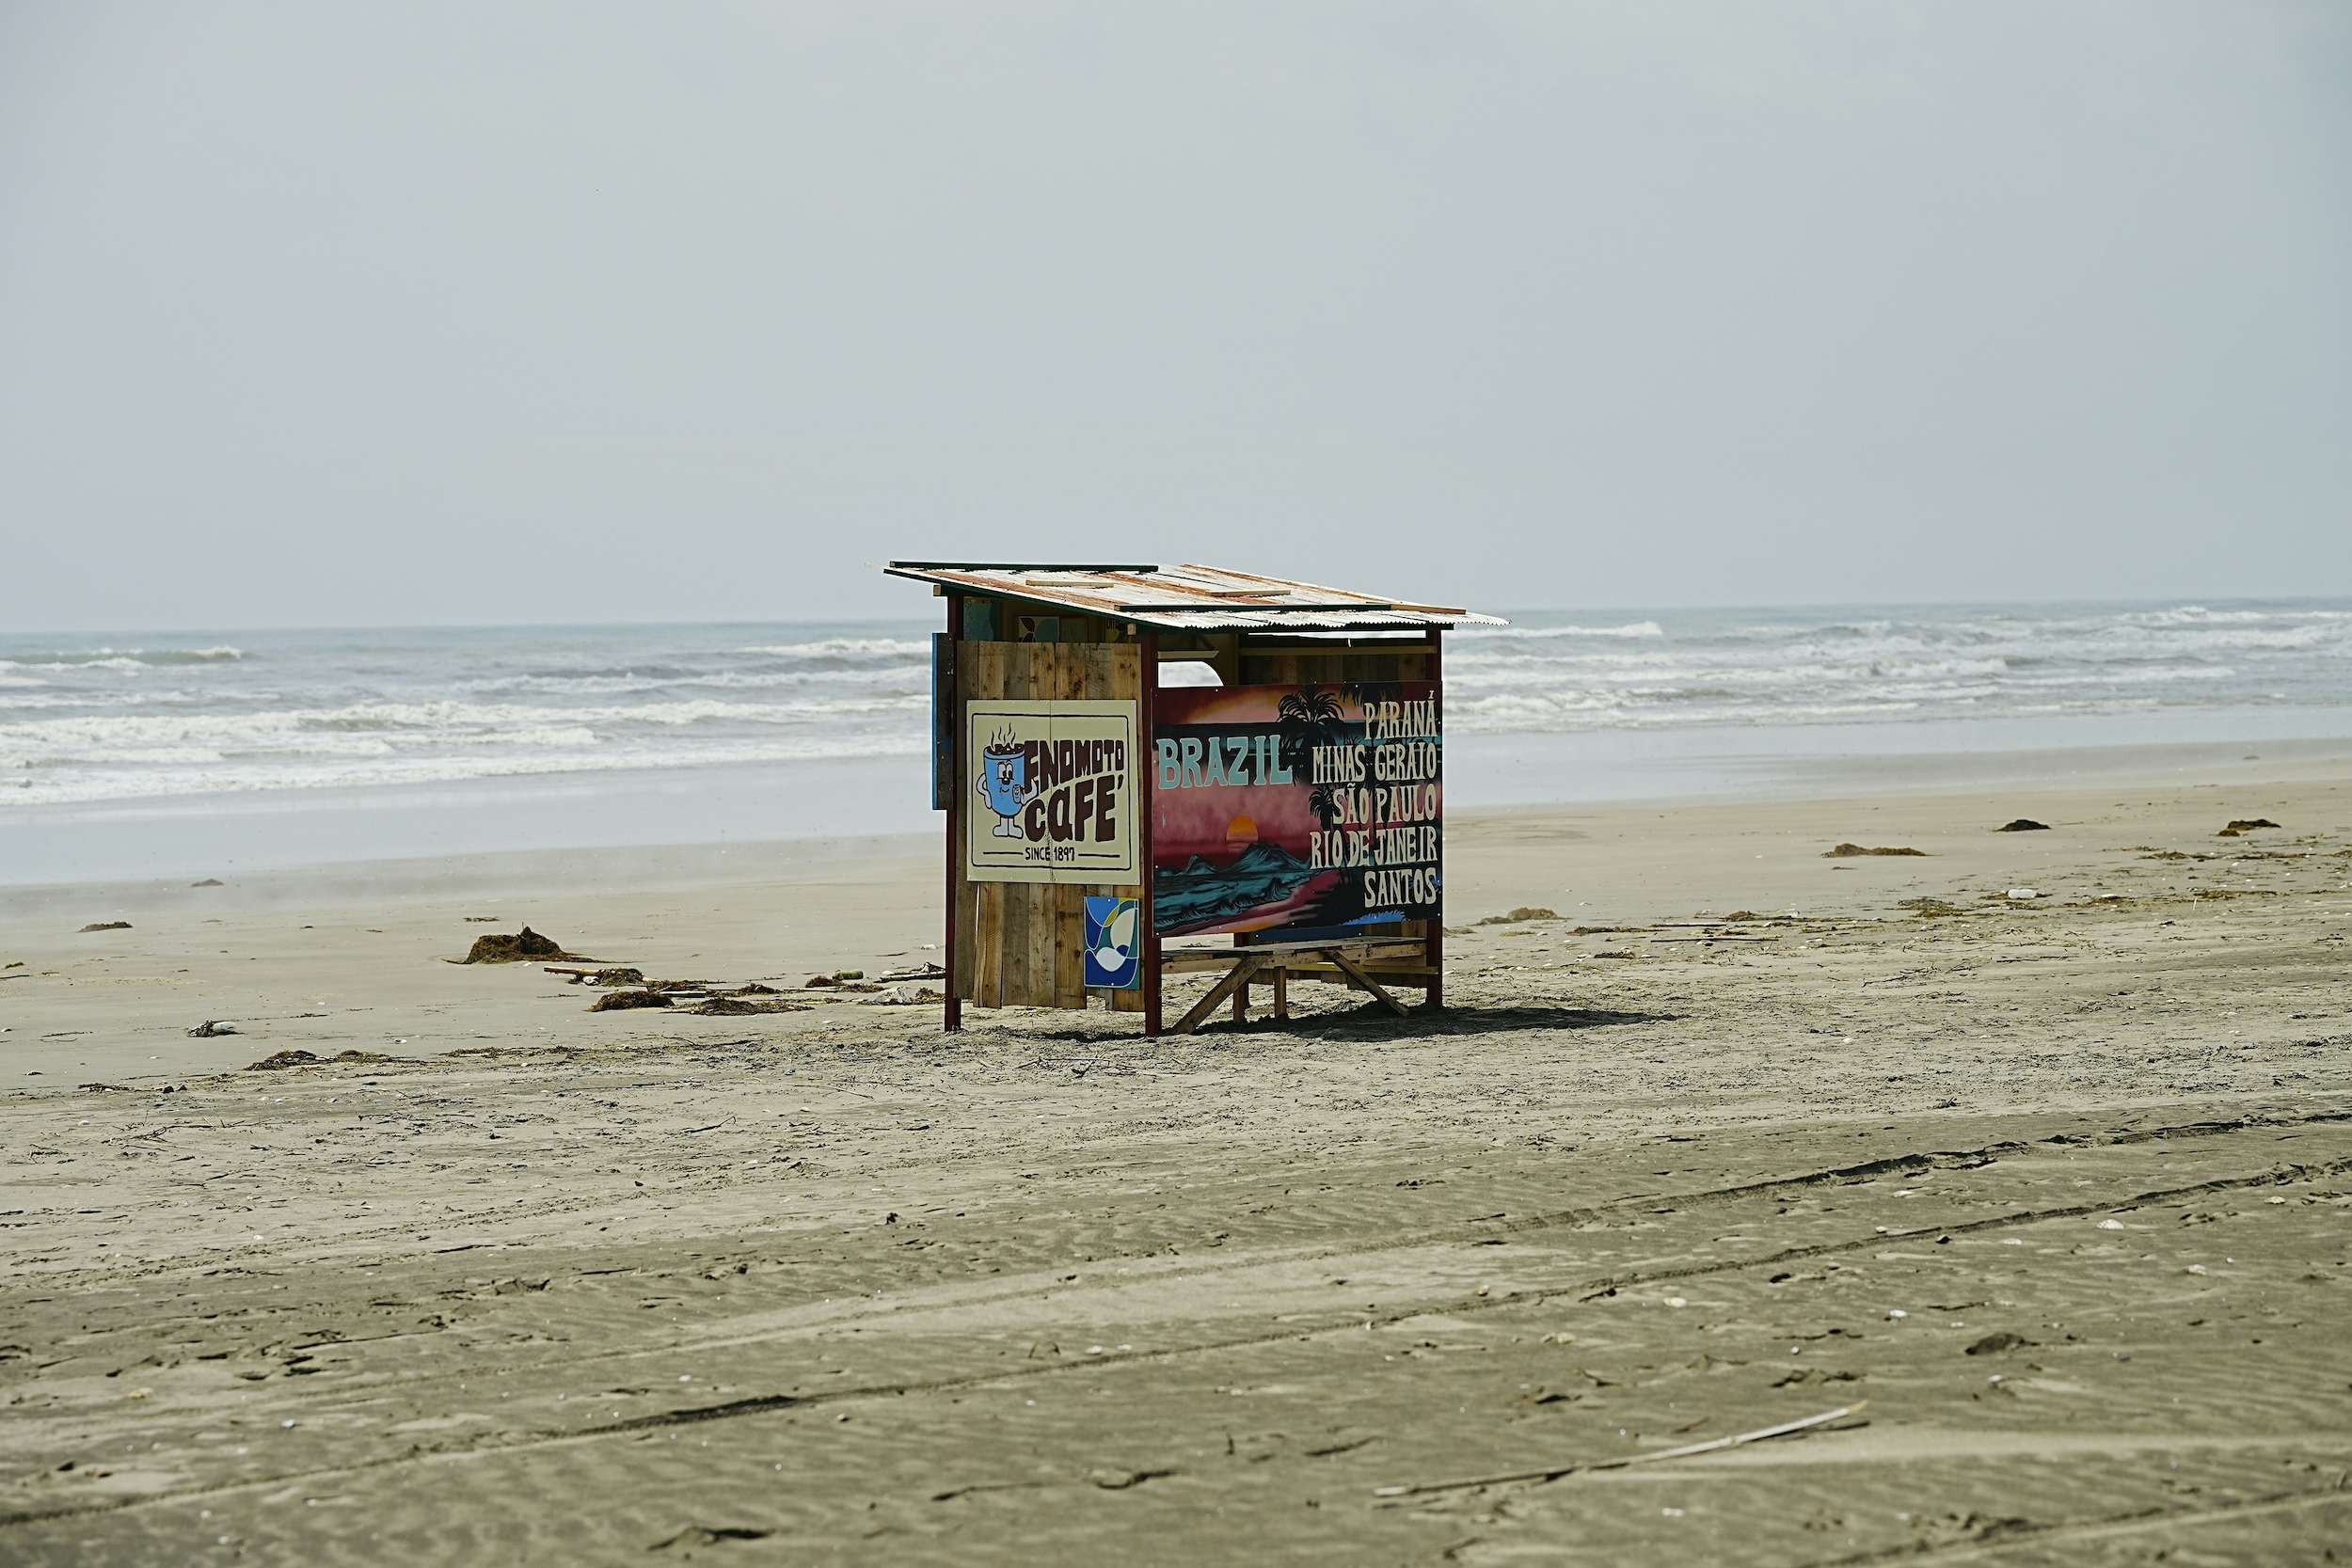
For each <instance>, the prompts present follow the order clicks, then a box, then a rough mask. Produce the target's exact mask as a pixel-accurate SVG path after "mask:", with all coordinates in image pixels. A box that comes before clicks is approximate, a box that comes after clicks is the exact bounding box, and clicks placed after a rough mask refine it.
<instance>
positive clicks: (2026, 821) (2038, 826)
mask: <svg viewBox="0 0 2352 1568" xmlns="http://www.w3.org/2000/svg"><path fill="white" fill-rule="evenodd" d="M1993 831H1994V832H1996V833H2046V832H2049V831H2050V825H2049V824H2048V823H2047V822H2036V821H2035V820H2034V819H2033V818H2032V817H2030V816H2019V817H2013V818H2011V819H2010V820H2009V821H2007V822H2004V823H2002V824H2001V825H2000V826H1999V827H1997V828H1995V829H1994V830H1993Z"/></svg>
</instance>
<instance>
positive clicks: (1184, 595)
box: [882, 561, 1506, 631]
mask: <svg viewBox="0 0 2352 1568" xmlns="http://www.w3.org/2000/svg"><path fill="white" fill-rule="evenodd" d="M882 570H884V571H885V572H887V573H889V574H890V575H891V576H893V577H900V578H914V580H916V581H918V582H932V583H938V584H940V585H941V586H943V587H946V588H951V589H963V590H966V591H968V592H971V593H976V594H997V595H1000V596H1001V597H1004V598H1008V599H1018V600H1021V601H1023V602H1025V603H1028V604H1035V605H1041V606H1044V607H1047V608H1050V609H1057V610H1082V611H1084V612H1085V613H1087V614H1089V615H1103V616H1108V617H1110V618H1112V619H1115V620H1121V621H1134V622H1137V623H1139V624H1141V625H1145V626H1160V627H1164V628H1170V629H1181V630H1191V631H1412V630H1426V629H1427V628H1429V627H1432V626H1435V627H1438V628H1439V629H1443V628H1446V627H1450V626H1503V625H1505V624H1506V623H1504V622H1502V621H1501V620H1499V619H1497V618H1496V617H1494V616H1492V615H1480V614H1477V613H1475V612H1473V611H1471V610H1460V609H1454V608H1450V607H1448V606H1445V605H1428V604H1414V603H1411V602H1409V601H1406V600H1403V599H1388V598H1382V597H1380V596H1379V595H1377V594H1357V593H1351V592H1349V591H1348V590H1346V589H1342V588H1325V587H1322V586H1320V585H1318V584H1315V583H1311V582H1292V581H1288V580H1286V579H1284V578H1269V577H1260V576H1259V575H1257V574H1256V573H1254V572H1235V571H1230V570H1227V569H1226V568H1223V567H1218V566H1198V565H1190V564H1186V565H1176V566H1164V565H1163V566H1136V565H1076V564H1067V563H1065V564H1060V565H1051V566H1047V565H1032V564H1028V563H1025V562H1012V563H1006V562H978V561H894V562H890V563H889V564H888V565H887V566H885V567H883V568H882Z"/></svg>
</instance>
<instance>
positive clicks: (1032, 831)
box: [963, 697, 1137, 882]
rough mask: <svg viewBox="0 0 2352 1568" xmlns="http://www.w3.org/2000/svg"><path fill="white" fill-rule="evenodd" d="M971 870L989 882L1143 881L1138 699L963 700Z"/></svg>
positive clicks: (966, 841)
mask: <svg viewBox="0 0 2352 1568" xmlns="http://www.w3.org/2000/svg"><path fill="white" fill-rule="evenodd" d="M963 732H964V733H963V738H964V744H963V759H964V763H963V771H964V773H965V775H966V776H967V777H968V778H969V780H970V785H969V787H970V789H971V791H972V793H971V795H970V797H969V798H967V799H966V800H965V802H964V812H963V821H964V835H963V841H964V856H963V862H964V863H963V870H964V875H965V876H966V877H968V878H970V879H972V880H974V881H980V882H1133V881H1136V880H1137V877H1136V787H1135V749H1136V705H1135V704H1134V703H1133V702H1119V701H1102V700H1091V699H1078V698H1060V699H1056V698H1043V697H1039V698H1024V697H1008V698H1002V699H994V698H992V699H979V698H975V699H973V700H971V701H969V702H966V703H965V704H964V705H963Z"/></svg>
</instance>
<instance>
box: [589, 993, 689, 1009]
mask: <svg viewBox="0 0 2352 1568" xmlns="http://www.w3.org/2000/svg"><path fill="white" fill-rule="evenodd" d="M670 1005H671V1003H670V999H669V997H668V996H666V995H664V994H663V993H662V992H660V991H658V990H609V991H606V992H605V993H604V994H603V995H602V996H599V997H597V998H596V1002H595V1003H594V1005H592V1006H590V1007H589V1009H588V1010H589V1011H590V1012H592V1013H613V1012H620V1011H622V1010H623V1009H625V1008H628V1007H667V1006H670Z"/></svg>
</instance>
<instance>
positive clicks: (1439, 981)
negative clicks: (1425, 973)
mask: <svg viewBox="0 0 2352 1568" xmlns="http://www.w3.org/2000/svg"><path fill="white" fill-rule="evenodd" d="M1444 639H1445V633H1444V632H1443V631H1442V630H1440V629H1439V628H1438V627H1436V626H1432V627H1430V628H1429V681H1430V685H1431V687H1432V689H1433V695H1435V696H1436V698H1437V700H1438V758H1439V761H1438V769H1439V776H1438V811H1439V813H1440V814H1442V813H1443V812H1444V810H1445V805H1444V800H1445V796H1444V789H1445V784H1444V773H1443V769H1444V767H1445V763H1444V760H1443V759H1444V756H1445V752H1444V746H1445V642H1444ZM1444 822H1445V819H1444V816H1442V815H1440V816H1439V817H1438V917H1437V918H1436V919H1435V920H1432V921H1430V922H1429V928H1428V930H1427V931H1425V932H1424V933H1423V934H1422V958H1421V961H1422V963H1424V964H1427V965H1428V966H1429V987H1428V989H1427V990H1425V991H1423V992H1422V996H1423V997H1424V999H1425V1000H1426V1001H1427V1003H1428V1005H1429V1006H1432V1007H1442V1006H1445V832H1444Z"/></svg>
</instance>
